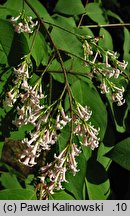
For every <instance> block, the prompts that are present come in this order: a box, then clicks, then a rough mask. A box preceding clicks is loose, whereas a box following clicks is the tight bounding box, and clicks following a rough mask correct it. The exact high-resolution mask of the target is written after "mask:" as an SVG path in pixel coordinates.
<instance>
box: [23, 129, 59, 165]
mask: <svg viewBox="0 0 130 216" xmlns="http://www.w3.org/2000/svg"><path fill="white" fill-rule="evenodd" d="M56 140H57V134H56V132H55V131H54V130H52V131H50V130H49V129H45V128H43V130H40V129H39V130H38V131H36V132H33V133H30V139H28V138H25V139H24V140H22V143H23V144H25V145H26V146H27V149H26V150H25V151H24V152H23V153H22V155H21V156H20V161H21V162H22V163H23V164H25V165H26V166H30V167H31V166H34V165H35V164H37V162H36V159H37V158H38V157H39V156H40V153H41V151H42V150H46V151H48V150H50V148H51V145H53V144H55V142H56Z"/></svg>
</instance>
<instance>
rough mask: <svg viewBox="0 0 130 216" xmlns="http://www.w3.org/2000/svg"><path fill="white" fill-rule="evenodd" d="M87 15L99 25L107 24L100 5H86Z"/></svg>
mask: <svg viewBox="0 0 130 216" xmlns="http://www.w3.org/2000/svg"><path fill="white" fill-rule="evenodd" d="M86 14H87V15H88V16H89V17H90V18H91V19H92V20H93V21H94V22H96V23H98V24H106V23H107V22H106V19H105V17H104V15H103V10H102V8H101V7H100V4H98V3H88V4H87V5H86Z"/></svg>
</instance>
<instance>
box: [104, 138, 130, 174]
mask: <svg viewBox="0 0 130 216" xmlns="http://www.w3.org/2000/svg"><path fill="white" fill-rule="evenodd" d="M106 156H107V157H109V158H111V159H112V160H113V161H115V162H116V163H118V164H119V165H120V166H122V167H123V168H125V169H127V170H130V138H126V139H124V140H122V141H121V142H119V143H117V144H116V145H115V147H114V148H113V149H112V150H111V151H110V152H108V153H107V154H106Z"/></svg>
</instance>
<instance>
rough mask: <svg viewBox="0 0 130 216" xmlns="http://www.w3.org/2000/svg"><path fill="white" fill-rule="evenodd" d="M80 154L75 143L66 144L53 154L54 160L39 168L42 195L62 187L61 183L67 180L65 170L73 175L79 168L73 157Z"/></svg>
mask: <svg viewBox="0 0 130 216" xmlns="http://www.w3.org/2000/svg"><path fill="white" fill-rule="evenodd" d="M79 154H80V150H79V149H78V147H77V146H76V144H74V143H73V144H70V145H68V146H67V147H66V148H65V149H64V150H63V151H62V152H61V153H60V154H59V155H58V156H56V155H54V161H53V162H51V163H50V164H47V165H46V166H44V167H42V168H41V174H42V175H41V177H40V179H41V183H42V185H43V190H42V197H43V198H44V197H46V196H48V195H49V194H53V193H54V191H56V190H60V189H63V187H62V183H63V182H67V180H66V171H67V170H70V171H71V172H72V173H73V175H75V174H76V172H78V171H79V170H78V169H77V162H76V160H75V157H76V156H78V155H79Z"/></svg>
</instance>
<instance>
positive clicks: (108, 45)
mask: <svg viewBox="0 0 130 216" xmlns="http://www.w3.org/2000/svg"><path fill="white" fill-rule="evenodd" d="M99 35H100V36H103V38H101V39H100V40H99V43H98V45H99V46H101V47H102V48H104V49H106V50H113V41H112V37H111V35H110V33H109V32H108V31H107V30H106V29H104V28H101V29H100V32H99Z"/></svg>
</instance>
